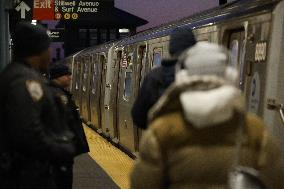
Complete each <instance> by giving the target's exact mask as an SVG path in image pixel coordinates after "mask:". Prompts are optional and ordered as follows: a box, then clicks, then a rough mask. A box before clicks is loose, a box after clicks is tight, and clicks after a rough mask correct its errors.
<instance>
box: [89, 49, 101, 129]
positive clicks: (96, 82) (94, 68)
mask: <svg viewBox="0 0 284 189" xmlns="http://www.w3.org/2000/svg"><path fill="white" fill-rule="evenodd" d="M90 66H91V74H90V121H91V126H92V127H94V128H95V129H99V128H101V124H100V118H101V111H100V96H101V87H100V86H101V78H102V77H101V73H102V67H103V66H102V64H100V63H99V61H98V56H97V55H96V54H93V59H92V62H91V64H90Z"/></svg>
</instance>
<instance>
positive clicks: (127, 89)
mask: <svg viewBox="0 0 284 189" xmlns="http://www.w3.org/2000/svg"><path fill="white" fill-rule="evenodd" d="M132 73H133V53H129V54H128V56H127V66H126V70H125V75H124V92H123V99H124V100H125V101H128V100H129V99H130V97H131V93H132Z"/></svg>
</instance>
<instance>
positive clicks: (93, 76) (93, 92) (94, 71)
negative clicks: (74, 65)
mask: <svg viewBox="0 0 284 189" xmlns="http://www.w3.org/2000/svg"><path fill="white" fill-rule="evenodd" d="M96 80H97V67H96V63H93V65H92V86H91V88H92V89H91V91H92V94H95V93H96V86H97V85H96Z"/></svg>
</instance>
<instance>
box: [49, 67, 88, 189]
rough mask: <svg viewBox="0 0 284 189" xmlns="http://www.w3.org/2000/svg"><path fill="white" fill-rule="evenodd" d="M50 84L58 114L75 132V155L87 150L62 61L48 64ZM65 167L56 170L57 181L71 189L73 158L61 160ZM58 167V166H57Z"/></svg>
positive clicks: (69, 78)
mask: <svg viewBox="0 0 284 189" xmlns="http://www.w3.org/2000/svg"><path fill="white" fill-rule="evenodd" d="M49 76H50V80H51V83H50V85H51V86H52V91H53V93H54V96H55V97H56V99H58V100H57V103H58V106H59V107H60V115H61V116H62V118H64V120H65V122H66V124H67V125H68V126H69V128H70V130H72V131H73V133H74V134H75V141H74V142H75V146H76V155H79V154H82V153H86V152H89V146H88V143H87V140H86V136H85V133H84V130H83V127H82V120H81V118H80V114H79V112H78V108H77V106H76V105H75V102H74V101H73V100H72V95H71V93H70V92H69V91H67V88H68V87H69V86H70V83H71V72H70V71H69V68H68V67H67V66H66V65H65V64H63V63H54V64H52V65H51V66H50V73H49ZM63 164H64V165H65V166H64V167H66V169H65V170H64V169H63V170H62V169H59V170H58V172H57V173H58V181H59V183H61V186H62V187H61V188H63V186H65V188H64V189H68V188H70V189H72V179H73V160H70V161H67V162H63ZM58 167H60V166H58Z"/></svg>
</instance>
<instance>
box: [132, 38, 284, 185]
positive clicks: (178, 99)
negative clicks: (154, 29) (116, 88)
mask: <svg viewBox="0 0 284 189" xmlns="http://www.w3.org/2000/svg"><path fill="white" fill-rule="evenodd" d="M227 62H228V53H227V51H226V50H225V49H223V48H222V47H220V46H218V45H216V44H210V43H207V42H199V43H197V44H196V45H195V46H194V47H192V48H191V49H189V50H187V51H185V52H184V54H183V55H182V56H181V57H180V60H179V63H178V65H179V67H184V68H185V69H177V70H178V71H177V73H176V79H175V82H174V83H173V84H172V85H171V86H170V87H169V88H168V90H167V91H166V92H165V94H164V95H163V96H162V97H161V98H160V100H159V101H158V102H157V103H156V104H155V105H154V106H153V108H152V109H151V110H150V113H149V128H148V129H147V130H146V132H145V134H144V136H143V137H142V139H141V146H140V152H139V158H138V160H137V161H136V164H135V166H134V168H133V171H132V173H131V188H132V189H140V188H141V189H142V188H143V189H147V188H149V189H150V188H155V189H159V188H171V189H181V188H194V189H207V188H208V189H209V188H210V189H212V188H214V189H215V188H216V189H217V188H218V189H223V188H227V182H228V175H229V172H230V170H231V169H232V168H234V166H235V165H240V166H245V167H250V168H254V169H255V170H258V171H259V178H260V180H261V181H262V182H263V183H264V184H265V185H266V186H267V187H268V188H273V189H282V188H284V184H283V176H284V170H283V155H282V154H281V152H280V150H279V147H278V146H277V143H276V141H275V140H274V138H273V137H272V136H271V135H270V133H269V132H268V130H267V129H266V127H265V125H264V123H263V121H261V119H259V118H258V117H257V116H256V115H254V114H252V113H248V112H246V111H245V104H244V99H243V96H242V93H241V91H240V90H239V89H238V88H237V87H236V83H237V81H238V74H237V70H236V69H234V68H232V67H230V66H228V65H227ZM238 144H239V145H238ZM238 146H239V147H238ZM236 159H237V160H238V161H236ZM236 162H237V164H236Z"/></svg>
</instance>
